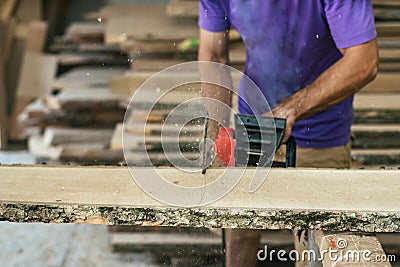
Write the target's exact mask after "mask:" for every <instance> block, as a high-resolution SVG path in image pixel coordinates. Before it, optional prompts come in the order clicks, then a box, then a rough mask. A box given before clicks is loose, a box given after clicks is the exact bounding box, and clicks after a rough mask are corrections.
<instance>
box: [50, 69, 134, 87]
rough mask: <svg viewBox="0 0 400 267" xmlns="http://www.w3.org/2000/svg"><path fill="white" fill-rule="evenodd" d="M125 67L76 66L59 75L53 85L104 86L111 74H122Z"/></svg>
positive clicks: (107, 83)
mask: <svg viewBox="0 0 400 267" xmlns="http://www.w3.org/2000/svg"><path fill="white" fill-rule="evenodd" d="M126 70H127V69H126V68H121V67H116V68H111V67H99V66H96V67H84V66H81V67H76V68H73V69H72V70H70V71H68V72H66V73H64V74H62V75H60V76H59V77H58V78H57V80H56V81H55V84H54V87H57V88H65V87H71V86H72V87H73V86H74V85H75V86H76V85H79V87H80V88H82V87H83V85H86V87H104V86H108V85H109V82H110V79H111V78H112V77H113V76H117V75H122V74H123V73H124V72H125V71H126Z"/></svg>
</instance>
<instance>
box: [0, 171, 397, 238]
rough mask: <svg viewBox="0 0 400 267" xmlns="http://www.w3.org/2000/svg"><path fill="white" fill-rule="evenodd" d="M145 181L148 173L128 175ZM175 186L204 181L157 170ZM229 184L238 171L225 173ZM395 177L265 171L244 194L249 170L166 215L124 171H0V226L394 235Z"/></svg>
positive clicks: (386, 174) (375, 173)
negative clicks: (202, 201)
mask: <svg viewBox="0 0 400 267" xmlns="http://www.w3.org/2000/svg"><path fill="white" fill-rule="evenodd" d="M135 170H136V174H135V175H137V177H146V178H147V177H151V175H152V174H151V173H152V169H151V168H136V169H135ZM157 171H158V173H159V174H160V175H161V176H162V177H165V178H166V179H168V180H169V181H171V182H172V183H178V184H181V185H182V184H184V183H186V184H188V183H189V184H190V185H191V186H196V185H197V186H200V185H202V184H203V179H205V180H206V181H209V180H210V179H213V178H215V177H218V176H219V175H221V174H222V173H223V172H224V171H225V170H223V169H210V170H208V171H207V173H206V175H205V176H203V175H202V174H200V173H184V172H182V171H180V170H178V169H173V168H159V169H157ZM231 171H232V174H231V176H232V177H235V176H239V175H241V173H242V171H243V169H241V168H235V169H234V170H231ZM399 173H400V172H399V171H397V170H396V171H389V170H379V171H378V170H376V171H374V170H298V169H292V170H288V169H273V170H271V172H270V174H269V176H268V177H267V179H266V180H265V182H264V183H263V184H262V186H261V187H260V188H259V189H258V190H257V191H256V192H254V193H249V192H248V188H249V183H250V180H251V177H252V175H253V174H254V169H248V170H246V171H244V174H243V176H242V179H241V180H240V182H239V183H238V185H237V186H236V187H235V188H234V190H232V191H231V192H230V193H228V194H227V195H226V196H225V197H223V198H221V199H219V200H217V201H216V202H214V203H212V204H210V205H207V206H204V207H196V208H184V207H171V206H168V205H165V204H161V203H159V202H157V201H156V200H154V199H153V198H151V197H149V196H148V195H146V194H145V193H144V192H143V191H142V190H141V188H140V187H138V185H137V184H136V183H135V182H134V180H133V179H132V177H131V176H130V173H129V172H128V169H127V168H126V167H47V166H0V220H2V221H14V222H33V221H36V222H57V223H69V222H85V221H89V222H97V223H104V224H131V225H142V226H146V225H147V226H152V225H154V226H156V225H157V226H159V225H163V226H193V227H236V228H258V229H261V228H270V229H279V228H281V229H283V228H287V229H301V228H302V229H305V228H314V229H321V230H332V231H344V230H350V231H364V232H400V220H399V218H400V192H399V191H400V179H399Z"/></svg>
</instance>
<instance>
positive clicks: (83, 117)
mask: <svg viewBox="0 0 400 267" xmlns="http://www.w3.org/2000/svg"><path fill="white" fill-rule="evenodd" d="M124 115H125V110H124V109H121V110H112V111H109V110H97V111H94V112H91V111H79V110H78V111H65V110H53V109H50V108H49V107H47V106H46V105H45V104H44V102H43V100H42V99H40V98H38V99H36V100H35V101H33V102H32V103H30V104H29V105H28V106H26V108H25V109H24V110H23V112H22V113H21V114H20V115H19V116H18V120H19V121H20V122H21V123H22V124H24V125H25V126H49V125H58V126H73V127H84V126H86V127H113V126H114V125H115V124H116V123H117V122H121V121H123V119H124Z"/></svg>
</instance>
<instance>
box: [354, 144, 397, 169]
mask: <svg viewBox="0 0 400 267" xmlns="http://www.w3.org/2000/svg"><path fill="white" fill-rule="evenodd" d="M351 157H352V158H353V160H355V161H356V162H358V163H360V164H362V165H368V166H390V165H392V166H399V165H400V164H399V163H400V149H399V148H392V149H353V150H352V151H351Z"/></svg>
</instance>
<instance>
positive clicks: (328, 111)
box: [199, 0, 378, 267]
mask: <svg viewBox="0 0 400 267" xmlns="http://www.w3.org/2000/svg"><path fill="white" fill-rule="evenodd" d="M199 26H200V47H199V60H200V61H215V62H219V63H224V64H229V58H228V34H227V32H228V30H229V28H230V27H231V26H233V27H234V28H235V29H236V30H237V31H238V32H239V34H240V35H241V37H242V39H243V42H244V43H245V45H246V49H247V62H246V66H245V70H244V72H245V74H247V75H248V76H249V77H250V78H251V79H252V80H253V81H254V82H255V83H256V84H257V86H258V87H259V88H260V89H261V91H262V93H263V94H264V96H265V97H266V99H267V100H268V102H269V104H270V106H271V108H272V113H273V115H274V116H276V117H281V118H285V119H286V120H287V130H286V132H285V137H284V140H283V142H285V141H286V140H287V139H288V137H289V136H290V135H292V136H294V137H295V139H296V142H297V145H298V150H297V166H300V167H330V168H349V167H350V127H351V124H352V120H353V108H352V102H353V95H354V93H356V92H357V91H358V90H360V89H361V88H362V87H363V86H365V85H366V84H367V83H369V82H370V81H372V80H373V78H374V77H375V75H376V72H377V65H378V51H377V43H376V30H375V25H374V17H373V10H372V4H371V1H370V0H348V1H347V0H346V1H343V0H287V1H282V0H264V1H261V0H200V11H199ZM238 93H239V96H240V99H239V103H238V104H239V105H238V106H239V112H240V113H247V114H252V113H255V114H256V115H262V114H264V115H268V114H267V113H265V112H267V111H268V110H266V109H265V107H259V106H257V101H256V99H254V97H253V98H252V94H251V92H248V91H246V88H245V87H244V86H239V88H238ZM203 96H205V97H210V98H215V99H218V100H220V101H222V102H223V103H226V104H229V105H230V103H231V94H230V92H229V91H227V90H225V89H223V88H219V87H213V86H211V85H204V86H203ZM246 103H248V105H247V104H246ZM249 106H250V107H251V108H250V107H249ZM253 110H255V112H253ZM218 128H219V125H218V124H217V123H216V122H213V123H210V128H209V129H210V130H209V131H210V133H209V136H210V137H211V138H214V139H215V138H217V135H218V134H217V132H218ZM321 179H323V177H321ZM305 193H306V192H305ZM258 235H259V234H258V231H246V230H235V231H233V230H230V231H227V236H226V238H227V243H226V248H227V251H226V255H227V258H226V263H227V266H229V267H231V266H256V264H257V260H256V254H257V250H258V243H257V240H258ZM302 235H304V233H303V234H302ZM298 238H299V239H301V238H302V236H299V237H298ZM303 243H304V242H297V244H296V246H297V248H298V249H301V248H300V247H301V245H302V244H303Z"/></svg>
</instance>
